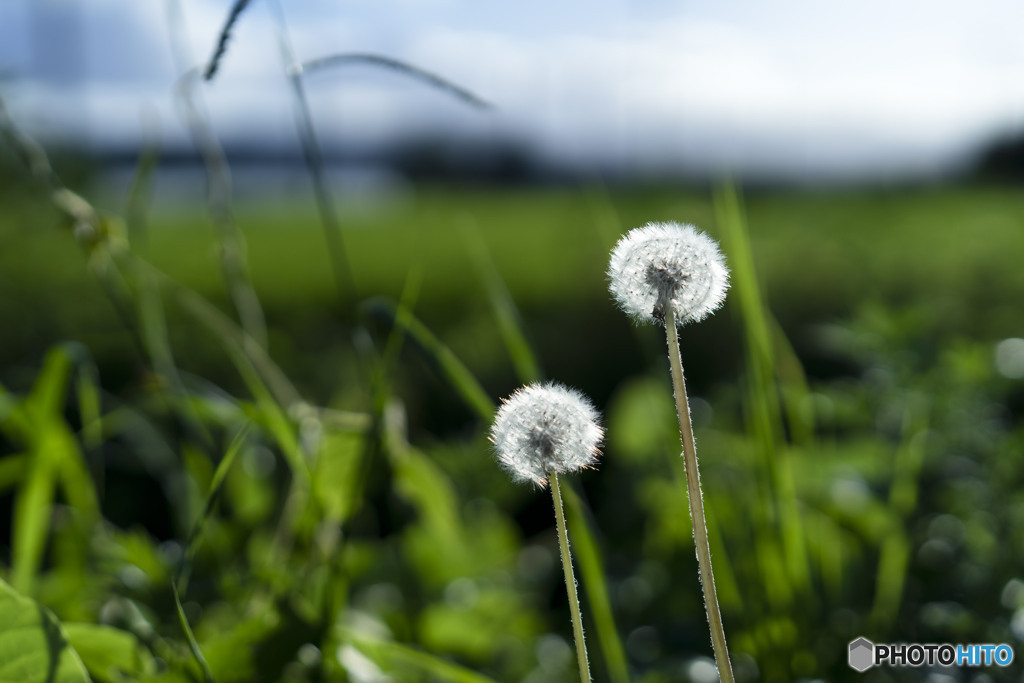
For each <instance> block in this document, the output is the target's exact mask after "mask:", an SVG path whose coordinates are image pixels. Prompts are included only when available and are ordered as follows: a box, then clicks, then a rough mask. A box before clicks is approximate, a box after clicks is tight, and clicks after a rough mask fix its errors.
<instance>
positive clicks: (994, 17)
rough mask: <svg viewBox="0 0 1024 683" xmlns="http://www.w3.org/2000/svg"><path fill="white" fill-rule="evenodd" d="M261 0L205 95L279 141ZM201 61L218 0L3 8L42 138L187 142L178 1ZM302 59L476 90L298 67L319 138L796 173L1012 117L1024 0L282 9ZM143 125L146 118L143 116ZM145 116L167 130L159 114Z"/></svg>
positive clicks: (838, 170) (17, 88)
mask: <svg viewBox="0 0 1024 683" xmlns="http://www.w3.org/2000/svg"><path fill="white" fill-rule="evenodd" d="M272 1H273V0H253V3H252V5H251V7H250V9H249V10H248V11H247V12H246V14H245V15H244V16H243V18H242V21H241V22H240V24H239V26H238V28H237V30H236V33H235V37H234V39H233V40H232V43H231V48H230V51H229V53H228V55H227V58H226V60H225V62H224V66H223V69H222V71H221V73H220V74H219V75H218V77H217V79H216V81H215V82H214V83H212V84H210V85H208V86H205V87H204V98H205V100H206V103H207V105H208V109H209V111H210V113H211V116H212V118H213V120H214V122H215V125H216V127H217V129H218V131H219V132H220V134H221V135H223V136H225V137H227V138H236V139H237V138H253V139H257V140H269V141H273V142H274V143H277V144H282V145H288V144H293V142H294V132H293V128H294V126H293V121H292V113H291V104H290V101H289V100H288V97H287V91H286V89H285V85H284V82H283V77H282V65H281V59H280V54H279V51H278V49H277V45H276V42H275V24H274V21H273V14H272V11H271V7H272V4H271V3H272ZM174 4H177V5H178V6H179V7H180V11H181V15H182V16H183V17H184V22H183V26H184V30H183V35H182V36H181V40H180V41H179V43H181V44H183V45H185V47H186V49H185V50H184V51H185V52H187V53H188V54H189V55H190V57H188V58H187V59H188V61H189V62H190V63H193V64H198V63H200V62H201V61H203V60H205V59H206V58H207V57H208V56H209V54H210V52H211V50H212V48H213V44H214V40H215V36H216V33H217V31H218V29H219V27H220V25H221V23H222V21H223V18H224V16H225V15H226V13H227V10H228V8H229V7H230V4H231V3H230V1H229V0H174V2H172V1H171V0H147V1H145V2H132V1H130V0H4V2H3V3H0V72H3V73H4V74H6V76H7V78H6V79H5V81H4V82H3V84H2V85H0V87H2V89H3V93H4V95H5V97H6V98H7V99H8V100H9V102H10V104H11V108H12V110H13V111H14V113H15V115H16V116H18V117H19V118H20V119H21V120H23V121H25V122H27V123H28V124H30V125H31V126H32V128H33V129H34V130H36V131H37V132H41V133H43V134H46V135H59V136H63V137H65V138H72V139H75V140H82V141H87V142H88V143H89V144H93V145H98V146H105V145H114V144H130V143H132V142H134V141H137V140H138V139H139V138H140V137H141V136H142V134H143V133H142V131H143V128H144V126H149V127H150V128H155V129H158V130H159V134H160V136H161V138H162V139H163V140H164V141H165V142H171V143H174V142H178V141H181V140H183V139H184V134H183V129H182V126H181V123H180V121H179V117H178V114H177V111H176V108H175V104H174V99H173V85H174V82H175V78H176V75H177V74H178V72H179V69H178V67H177V66H176V65H175V60H174V59H173V58H172V50H171V40H170V38H169V31H168V20H167V17H168V8H169V7H171V6H172V5H174ZM282 4H283V7H284V12H285V15H286V17H287V21H288V26H289V31H290V34H291V38H292V41H293V43H294V44H295V49H296V52H297V53H298V56H299V57H300V58H301V59H309V58H314V57H319V56H322V55H325V54H331V53H337V52H349V51H355V52H376V53H381V54H385V55H388V56H391V57H395V58H400V59H405V60H408V61H410V62H412V63H415V64H417V65H419V66H421V67H423V68H427V69H429V70H431V71H434V72H437V73H439V74H442V75H444V76H446V77H448V78H450V79H452V80H454V81H456V82H458V83H460V84H463V85H465V86H466V87H468V88H470V89H472V90H474V91H476V92H478V93H480V94H481V95H483V96H484V97H486V98H487V99H488V100H490V101H492V102H494V103H495V104H496V105H497V109H496V111H494V112H493V113H490V114H487V115H480V114H479V113H476V112H471V111H467V110H466V109H465V108H464V107H461V106H460V105H458V104H457V103H454V102H452V101H449V100H447V99H446V98H444V97H441V96H439V95H438V94H437V93H434V92H430V91H428V90H427V89H425V88H424V87H422V86H420V85H417V84H414V83H409V82H407V81H405V80H403V79H401V78H399V77H397V76H395V75H393V74H387V73H379V72H374V71H372V70H370V69H366V68H351V69H348V70H345V71H339V72H332V73H320V74H315V75H312V76H310V78H309V79H308V88H309V92H310V99H311V102H312V105H313V107H314V111H315V115H316V120H317V124H318V126H319V128H320V130H321V131H322V134H323V136H324V137H325V138H326V139H328V140H343V141H349V142H371V143H372V142H386V141H388V140H393V139H396V138H397V137H400V136H403V135H408V134H411V133H414V132H416V131H423V130H447V131H453V132H456V133H458V134H462V135H468V136H477V137H484V138H486V137H489V136H512V137H515V138H517V139H521V140H525V141H527V142H529V143H530V144H531V145H532V146H533V147H535V148H537V149H539V150H541V151H542V152H543V154H545V155H546V156H548V157H549V158H551V159H552V160H555V161H560V160H570V161H573V162H578V163H587V162H590V161H596V162H602V163H610V164H613V165H619V166H622V167H625V168H641V169H643V168H661V167H691V168H698V169H712V170H722V169H732V170H739V171H742V170H747V169H755V170H761V171H767V172H774V171H778V172H781V173H793V172H796V173H804V174H808V173H810V174H826V175H827V174H836V175H843V174H879V173H881V174H887V173H896V174H899V173H906V172H911V173H912V172H917V171H923V172H928V171H930V170H932V169H935V168H940V167H942V166H943V165H946V164H949V163H951V162H955V161H957V160H958V159H962V158H963V157H964V155H965V154H967V153H968V152H969V151H970V150H972V149H974V147H975V146H976V145H977V144H978V143H979V142H981V141H984V140H985V139H987V138H989V137H991V136H992V135H995V134H999V133H1006V132H1015V131H1019V130H1020V129H1021V123H1022V117H1024V41H1022V40H1020V38H1019V33H1020V27H1021V26H1024V3H1021V2H1019V1H1017V0H1013V1H1010V0H973V1H971V2H967V1H952V0H934V1H932V2H923V1H918V2H909V1H904V0H887V1H883V0H859V1H858V2H848V1H846V0H843V1H840V2H828V3H823V2H819V1H811V0H786V1H780V2H760V3H758V2H753V1H751V0H722V1H719V2H710V1H699V2H667V1H664V0H644V1H639V0H638V1H634V2H625V1H621V0H590V1H583V0H561V1H559V2H554V1H552V0H547V1H544V2H542V1H539V0H522V1H520V2H515V3H512V2H497V1H487V2H481V1H480V0H476V1H471V0H347V1H341V0H330V1H328V0H304V1H303V2H297V1H292V2H289V0H282ZM144 121H145V122H149V123H147V124H144V123H143V122H144ZM154 122H157V123H156V124H154Z"/></svg>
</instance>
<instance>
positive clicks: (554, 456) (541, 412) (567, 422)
mask: <svg viewBox="0 0 1024 683" xmlns="http://www.w3.org/2000/svg"><path fill="white" fill-rule="evenodd" d="M598 419H599V416H598V413H597V411H596V410H595V409H594V406H593V405H591V403H590V401H589V400H587V398H586V397H585V396H584V395H583V394H581V393H580V392H578V391H576V390H575V389H570V388H568V387H566V386H563V385H561V384H556V383H554V382H552V383H548V384H531V385H529V386H526V387H522V388H520V389H517V390H516V392H515V393H514V394H512V395H511V396H509V397H508V398H507V399H505V400H504V401H502V406H501V408H500V409H499V410H498V414H497V416H496V417H495V419H494V426H493V427H492V428H491V442H492V443H493V444H494V450H495V451H496V452H497V454H498V462H499V463H500V464H501V466H502V467H504V468H505V469H506V470H508V471H509V473H510V474H511V475H512V477H513V478H514V479H516V480H517V481H532V482H534V483H535V484H538V485H540V486H543V485H545V484H546V483H547V478H548V474H549V473H550V472H555V473H556V474H561V473H563V472H573V471H575V470H579V469H582V468H585V467H589V466H591V465H593V464H594V463H595V462H596V461H597V456H598V455H599V454H600V450H599V448H598V447H599V446H600V444H601V439H602V437H603V436H604V430H602V429H601V427H600V425H599V424H598Z"/></svg>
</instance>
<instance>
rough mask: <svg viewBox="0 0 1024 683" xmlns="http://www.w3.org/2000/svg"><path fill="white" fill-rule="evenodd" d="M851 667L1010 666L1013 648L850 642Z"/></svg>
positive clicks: (856, 669) (977, 645)
mask: <svg viewBox="0 0 1024 683" xmlns="http://www.w3.org/2000/svg"><path fill="white" fill-rule="evenodd" d="M847 661H848V662H849V664H850V668H851V669H854V670H855V671H860V672H864V671H867V670H868V669H870V668H871V667H873V666H882V665H888V666H934V665H936V664H938V665H940V666H974V667H977V666H1009V665H1010V663H1011V662H1012V661H1013V648H1012V647H1010V646H1009V645H1007V644H1006V643H1000V644H998V645H994V644H991V643H980V644H979V643H972V644H970V645H952V644H950V643H940V644H936V643H928V644H927V645H922V644H920V643H887V644H881V643H879V644H875V643H872V642H871V641H870V640H868V639H867V638H857V639H856V640H853V641H850V653H849V659H848V660H847Z"/></svg>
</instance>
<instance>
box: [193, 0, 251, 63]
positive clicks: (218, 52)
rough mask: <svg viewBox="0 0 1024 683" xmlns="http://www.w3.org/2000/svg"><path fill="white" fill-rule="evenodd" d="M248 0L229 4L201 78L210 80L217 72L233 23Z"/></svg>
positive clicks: (225, 51) (239, 0)
mask: <svg viewBox="0 0 1024 683" xmlns="http://www.w3.org/2000/svg"><path fill="white" fill-rule="evenodd" d="M249 1H250V0H235V3H234V4H233V5H232V6H231V11H230V12H229V13H228V18H227V21H225V22H224V28H222V29H221V30H220V35H219V36H218V38H217V47H216V48H214V50H213V56H212V57H210V61H209V63H208V64H207V65H206V69H205V70H203V79H204V80H207V81H209V80H212V79H213V77H214V76H215V75H216V74H217V69H218V68H220V63H221V60H223V59H224V55H225V54H227V51H228V41H229V40H230V39H231V31H232V29H234V28H235V24H236V23H238V18H239V17H241V16H242V12H244V11H245V8H246V7H248V6H249Z"/></svg>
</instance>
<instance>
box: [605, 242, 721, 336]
mask: <svg viewBox="0 0 1024 683" xmlns="http://www.w3.org/2000/svg"><path fill="white" fill-rule="evenodd" d="M608 278H609V280H610V284H609V289H610V290H611V293H612V296H613V297H614V298H615V302H616V303H617V304H618V305H619V308H621V309H622V310H623V311H625V312H626V313H627V314H629V315H630V316H631V317H632V318H633V319H634V320H636V321H637V322H644V323H652V322H662V323H663V322H664V320H665V312H666V311H667V310H669V309H671V310H672V312H673V314H674V315H675V319H676V323H677V324H680V325H682V324H685V323H688V322H697V321H699V320H703V319H704V318H706V317H707V316H708V315H710V314H711V313H713V312H714V311H715V310H717V309H718V307H719V306H721V305H722V302H724V301H725V292H726V290H727V289H728V288H729V269H728V268H726V267H725V259H724V258H723V257H722V252H720V251H719V249H718V244H717V243H716V242H715V241H714V240H713V239H711V238H710V237H708V236H707V235H706V234H704V233H703V232H701V231H699V230H698V229H697V228H695V227H694V226H692V225H689V224H685V223H648V224H647V225H645V226H643V227H642V228H635V229H633V230H630V231H629V232H628V233H626V234H625V235H624V236H623V237H622V238H621V239H620V240H619V241H618V243H617V244H616V245H615V248H614V249H613V250H612V258H611V262H610V264H609V265H608Z"/></svg>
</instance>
